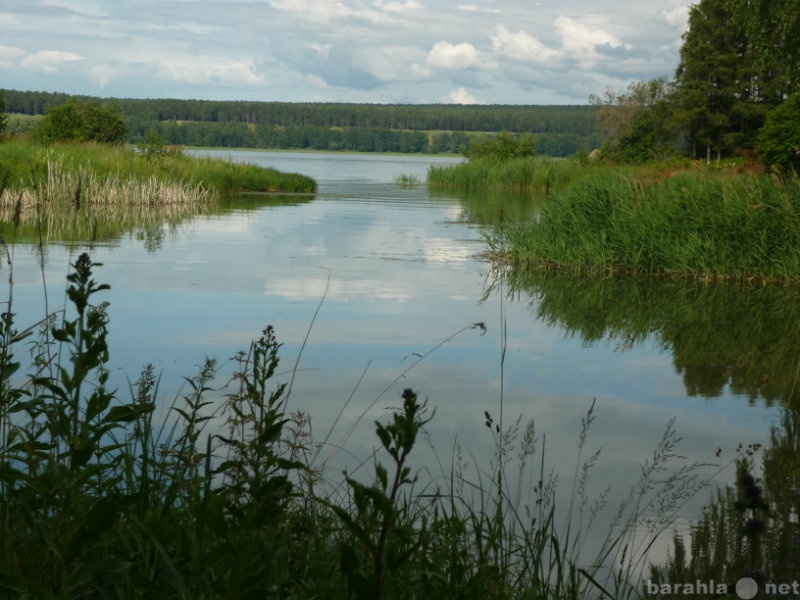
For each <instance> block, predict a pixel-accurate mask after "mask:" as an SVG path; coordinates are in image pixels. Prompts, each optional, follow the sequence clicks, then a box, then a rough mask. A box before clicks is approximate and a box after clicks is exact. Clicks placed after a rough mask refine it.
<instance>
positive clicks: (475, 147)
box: [463, 132, 536, 163]
mask: <svg viewBox="0 0 800 600" xmlns="http://www.w3.org/2000/svg"><path fill="white" fill-rule="evenodd" d="M463 154H464V156H466V157H467V158H468V159H470V160H479V159H486V160H490V161H493V162H499V163H505V162H508V161H509V160H511V159H512V158H528V157H531V156H536V139H535V138H534V137H533V136H532V135H530V134H528V135H525V136H522V137H519V138H518V137H517V136H515V135H514V134H513V133H507V132H504V133H498V134H497V135H493V136H486V137H481V138H478V139H477V140H474V141H472V142H471V143H470V145H469V148H467V149H465V150H464V151H463Z"/></svg>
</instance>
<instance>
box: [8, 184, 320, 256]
mask: <svg viewBox="0 0 800 600" xmlns="http://www.w3.org/2000/svg"><path fill="white" fill-rule="evenodd" d="M314 198H315V196H313V195H309V194H288V195H284V194H236V195H227V196H225V197H222V198H216V199H209V200H207V201H203V202H197V203H171V204H110V203H102V202H88V203H85V204H84V205H82V206H81V207H80V208H76V207H75V205H74V204H72V203H70V204H58V203H47V204H44V205H42V206H41V207H40V209H39V210H38V211H37V210H34V209H32V208H31V209H29V210H24V211H22V212H21V213H20V214H19V219H18V221H19V224H18V225H17V226H15V224H14V221H15V218H14V214H13V213H14V206H13V205H4V206H2V207H0V235H1V236H2V237H3V239H5V240H7V241H8V242H11V243H20V244H39V243H40V242H41V243H42V244H49V243H59V242H61V243H72V242H88V243H98V244H103V245H116V244H118V243H119V241H120V240H121V239H123V238H124V237H125V236H127V235H130V236H131V238H132V239H135V240H138V241H140V242H142V244H143V245H144V248H145V249H146V250H147V251H148V252H155V251H156V250H158V249H160V248H161V247H162V245H163V243H164V240H165V239H166V238H167V237H168V236H170V235H171V236H175V235H177V233H178V231H179V229H180V228H181V227H182V226H186V225H188V224H189V223H191V222H193V221H195V220H196V219H197V218H200V217H204V218H219V217H223V216H225V215H227V214H231V213H234V212H242V211H250V212H254V211H256V210H258V209H260V208H263V207H269V206H281V205H285V206H295V205H298V204H301V203H304V202H309V201H311V200H313V199H314Z"/></svg>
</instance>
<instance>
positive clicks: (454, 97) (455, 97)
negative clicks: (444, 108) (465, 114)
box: [442, 87, 483, 104]
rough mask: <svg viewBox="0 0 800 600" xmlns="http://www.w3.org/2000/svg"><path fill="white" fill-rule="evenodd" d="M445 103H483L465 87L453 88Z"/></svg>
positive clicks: (445, 98) (444, 99)
mask: <svg viewBox="0 0 800 600" xmlns="http://www.w3.org/2000/svg"><path fill="white" fill-rule="evenodd" d="M442 100H443V101H444V103H445V104H483V102H479V101H478V99H477V98H475V96H473V95H472V94H470V93H469V92H468V91H467V90H465V89H464V88H463V87H460V88H458V89H457V90H453V91H452V92H450V93H449V94H447V96H445V97H444V98H443V99H442Z"/></svg>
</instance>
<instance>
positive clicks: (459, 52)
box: [428, 41, 482, 69]
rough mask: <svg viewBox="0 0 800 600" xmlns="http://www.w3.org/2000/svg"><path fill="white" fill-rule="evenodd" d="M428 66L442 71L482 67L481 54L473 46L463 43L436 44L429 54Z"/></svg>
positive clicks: (442, 42) (443, 42)
mask: <svg viewBox="0 0 800 600" xmlns="http://www.w3.org/2000/svg"><path fill="white" fill-rule="evenodd" d="M428 64H429V65H430V66H432V67H438V68H442V69H470V68H476V67H480V66H481V65H482V60H481V56H480V52H478V49H477V48H475V46H473V45H472V44H470V43H468V42H461V43H460V44H451V43H450V42H445V41H441V42H436V43H435V44H434V45H433V48H431V51H430V52H429V53H428Z"/></svg>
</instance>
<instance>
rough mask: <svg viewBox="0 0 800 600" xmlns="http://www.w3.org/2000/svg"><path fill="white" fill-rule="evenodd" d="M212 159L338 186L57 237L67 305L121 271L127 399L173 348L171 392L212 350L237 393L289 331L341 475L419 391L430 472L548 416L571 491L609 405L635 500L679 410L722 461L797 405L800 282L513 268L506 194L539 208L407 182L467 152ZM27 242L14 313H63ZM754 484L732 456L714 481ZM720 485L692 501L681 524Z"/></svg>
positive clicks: (56, 262)
mask: <svg viewBox="0 0 800 600" xmlns="http://www.w3.org/2000/svg"><path fill="white" fill-rule="evenodd" d="M204 153H208V154H213V155H218V156H224V157H230V158H232V159H233V160H241V161H249V162H254V163H257V164H260V165H263V166H271V167H275V168H277V169H280V170H283V171H289V172H300V173H303V174H306V175H310V176H311V177H313V178H315V179H316V180H317V181H318V183H319V189H318V193H317V194H316V195H315V196H313V197H299V196H298V197H281V198H272V197H269V196H259V195H247V196H243V197H240V198H235V199H231V200H227V201H222V202H221V203H220V205H219V206H218V207H216V208H214V209H213V210H206V211H203V212H201V214H196V215H190V216H182V217H180V218H176V219H173V220H171V222H170V223H163V224H159V225H158V226H156V227H153V226H150V227H148V228H144V229H143V228H134V229H132V230H129V231H125V232H121V233H119V234H116V235H113V236H110V237H109V238H107V239H103V240H102V241H99V242H95V243H89V242H86V241H83V242H81V241H69V242H51V243H50V244H49V245H48V246H47V247H46V248H45V252H44V253H45V268H44V278H45V280H46V282H47V290H48V293H47V302H48V306H49V308H50V310H57V309H60V308H62V307H63V306H64V305H65V300H64V287H65V276H66V274H67V272H68V264H69V263H70V262H71V261H74V260H75V258H76V257H77V256H78V255H79V254H80V253H81V252H84V251H89V252H90V254H91V257H92V259H93V260H95V261H97V262H102V263H104V266H103V267H101V268H100V269H99V270H98V271H97V272H96V273H95V278H96V279H97V280H98V281H99V282H104V283H109V284H110V285H111V290H110V291H109V292H104V293H103V294H102V296H103V299H104V300H107V301H108V302H110V308H109V315H110V331H111V334H110V343H111V346H110V352H111V366H112V369H113V377H114V381H115V382H116V383H117V385H119V386H120V388H121V389H122V390H123V393H127V392H126V391H125V390H127V385H128V383H127V381H128V380H130V381H133V380H135V379H136V377H137V375H138V372H139V370H140V369H141V367H142V366H143V365H145V364H148V363H153V364H154V365H155V367H156V369H157V370H158V371H159V372H161V374H162V382H161V387H160V392H161V399H162V402H163V405H164V406H165V407H167V406H169V405H170V404H171V402H172V400H173V399H174V398H175V397H176V395H177V394H179V393H180V390H181V385H182V384H183V383H184V381H183V379H182V377H183V376H192V375H193V374H194V373H195V372H196V371H197V366H198V365H200V364H201V363H202V362H203V359H204V357H205V356H209V357H216V358H217V359H218V360H219V377H218V384H219V386H220V387H221V386H222V385H224V383H225V382H226V380H227V378H226V375H228V374H229V373H230V369H231V366H232V365H231V362H230V360H229V359H230V358H231V357H233V356H234V354H235V353H236V352H237V351H238V350H245V349H246V348H247V346H248V344H249V341H250V340H251V339H253V338H255V337H257V336H258V335H259V333H260V331H261V330H262V329H263V328H264V327H265V326H266V325H268V324H271V325H273V326H274V328H275V331H276V334H277V337H278V339H279V341H281V342H282V343H283V347H282V349H281V356H282V363H281V369H280V373H279V377H278V378H279V379H280V381H283V382H289V381H290V380H292V387H291V394H290V398H289V409H290V410H292V411H305V412H307V413H309V414H310V415H311V418H312V423H313V440H314V442H315V443H318V444H320V445H319V454H318V457H317V462H316V464H317V465H318V466H321V465H322V464H323V463H324V464H325V465H326V470H325V473H324V477H325V478H326V479H329V480H331V481H338V480H341V470H342V469H348V471H350V472H354V471H355V472H356V473H358V472H359V470H358V468H359V465H361V464H362V462H363V461H365V460H367V461H368V459H369V457H370V454H371V451H372V449H373V448H374V447H375V446H376V445H377V439H376V438H375V436H374V421H375V420H376V419H386V418H388V416H389V414H390V413H389V412H388V410H387V409H388V408H391V407H397V406H398V405H399V404H400V400H399V398H400V394H401V392H402V390H403V389H404V388H408V387H410V388H412V389H414V390H415V391H417V392H418V393H419V394H420V396H421V397H423V398H427V399H428V405H429V407H430V409H431V410H435V416H434V419H433V420H432V421H431V423H430V424H429V425H428V427H427V430H428V436H427V441H426V442H425V444H424V445H422V446H421V447H419V448H418V449H417V450H416V451H415V455H414V458H416V462H415V461H414V460H412V463H413V464H414V465H416V466H422V467H425V469H426V471H425V472H426V473H429V474H430V475H431V476H433V477H444V478H445V479H446V478H447V477H449V475H450V469H451V467H452V466H453V465H454V464H458V465H459V468H463V469H465V470H470V469H471V470H473V472H475V473H477V472H478V471H477V469H481V471H480V472H481V473H482V475H481V477H484V478H486V477H488V478H489V480H491V477H492V475H491V473H492V470H491V467H490V464H491V463H492V461H493V460H494V459H495V458H494V457H495V451H496V449H497V440H496V438H495V435H494V434H493V430H494V428H495V427H496V425H497V424H499V423H500V422H501V419H502V423H503V429H506V428H507V427H509V426H513V424H514V423H516V422H517V419H518V418H519V417H522V421H521V424H520V426H519V427H520V431H522V430H524V426H525V423H526V422H527V420H528V419H533V420H534V422H535V430H536V433H537V436H538V439H539V440H540V442H542V441H544V442H545V463H546V464H547V465H554V466H553V468H554V471H555V472H557V473H558V474H559V488H560V490H562V491H561V496H559V497H560V498H562V501H564V502H566V498H568V497H569V494H570V490H571V485H572V484H571V481H572V478H573V473H574V472H575V465H576V460H578V457H577V452H578V437H579V433H580V431H581V426H582V420H583V419H585V417H586V415H587V411H588V410H589V408H590V407H591V406H592V404H593V403H594V413H593V417H594V420H593V422H592V424H591V430H590V432H589V435H588V438H587V441H586V445H585V448H584V449H583V454H582V457H581V460H583V459H587V458H589V456H590V455H592V453H594V452H595V451H598V450H599V449H602V450H601V453H600V456H599V458H598V461H597V465H596V467H595V468H594V469H593V470H592V475H591V477H590V479H589V481H588V485H589V493H590V496H591V495H593V494H594V495H598V494H600V493H601V492H602V491H603V490H604V489H605V488H606V486H608V485H609V484H611V485H612V487H613V489H614V490H615V491H614V494H621V495H622V496H624V495H625V494H626V493H627V490H628V489H629V487H630V486H631V485H632V483H634V482H635V480H636V477H637V476H638V474H639V466H638V465H639V464H641V463H642V462H643V461H646V460H649V459H652V454H653V450H654V448H655V447H656V445H657V444H658V442H659V440H660V439H661V438H662V435H663V434H664V431H665V428H666V427H667V424H668V423H669V422H670V420H671V419H673V418H674V419H675V422H674V428H675V430H676V432H677V433H678V434H679V435H680V436H682V438H683V440H682V441H681V443H680V445H679V447H678V450H677V453H678V454H680V455H682V456H684V457H686V460H685V461H681V460H678V461H676V463H675V464H676V466H677V465H679V464H681V463H682V462H691V461H696V462H703V463H713V464H720V465H722V464H726V463H729V462H730V461H731V460H733V459H734V458H735V457H736V456H737V447H739V446H740V444H745V445H746V444H748V443H753V442H758V443H766V442H767V441H768V438H769V432H770V427H771V426H773V425H776V424H777V423H778V420H779V417H780V415H781V407H782V406H786V405H789V404H792V403H794V405H795V406H796V401H797V398H796V393H797V392H796V390H795V387H796V386H795V383H796V373H797V365H798V352H800V350H798V349H800V344H798V341H800V333H798V326H797V323H800V319H798V318H797V317H798V315H796V314H795V313H796V312H797V311H798V308H797V307H800V301H798V298H797V294H796V292H793V291H791V290H785V289H782V288H780V289H775V288H758V289H748V288H743V287H734V286H725V287H723V286H708V285H701V284H688V283H674V282H672V283H670V282H659V281H643V280H626V279H622V280H615V279H602V280H593V279H580V278H569V277H545V276H542V275H536V274H529V275H526V276H514V277H506V276H504V275H503V274H502V273H498V272H496V270H495V269H493V268H492V265H491V264H490V263H489V262H488V261H487V260H486V258H485V257H484V252H485V251H486V249H487V245H486V242H485V240H484V232H485V231H486V227H487V225H486V224H487V223H491V222H492V215H491V210H488V209H487V207H491V206H496V205H498V204H499V205H503V203H504V202H508V204H509V207H512V208H513V213H512V212H510V211H506V214H514V215H516V216H517V217H519V216H520V215H523V216H524V215H525V214H533V211H534V209H535V206H534V205H533V204H532V203H531V201H529V200H524V199H520V198H512V197H505V198H504V197H502V196H499V197H498V195H496V194H495V195H488V194H486V195H483V196H477V197H476V196H460V195H458V194H431V193H429V192H428V191H427V190H426V188H425V187H424V186H415V187H402V186H400V185H397V184H396V183H395V182H394V181H395V178H396V177H398V176H400V175H407V176H413V177H416V178H418V179H420V180H422V181H424V179H425V173H426V172H427V169H428V167H429V165H431V164H433V163H436V164H441V163H449V162H457V161H458V160H459V159H451V158H450V159H448V158H436V157H415V156H382V155H380V156H372V155H349V154H348V155H346V154H323V153H319V154H317V153H280V152H251V151H233V152H232V151H206V152H204ZM12 250H13V263H14V273H13V276H14V309H15V312H17V313H18V315H19V316H18V323H20V324H25V325H27V324H29V323H32V322H34V321H36V320H38V319H39V318H41V317H42V316H43V314H44V310H45V308H44V294H43V293H42V272H41V270H40V268H39V253H38V249H37V247H36V246H35V245H33V244H17V245H16V246H15V247H14V248H13V249H12ZM7 269H8V267H7V266H4V273H7V272H8V271H7ZM0 285H2V286H7V285H8V277H7V276H6V275H3V277H2V284H0ZM2 293H3V294H4V295H5V288H4V289H3V292H2ZM298 358H299V360H298ZM295 364H296V365H297V366H296V373H295V376H294V378H293V377H292V373H293V371H294V370H295ZM184 389H185V388H184ZM224 393H225V390H219V391H217V392H214V394H217V396H218V397H221V395H222V394H224ZM212 397H213V394H212ZM486 413H488V414H489V416H490V417H491V420H492V427H489V428H487V425H486V421H487V419H486ZM323 442H324V444H323ZM512 454H513V453H512V452H510V451H509V454H508V455H507V457H510V458H513V456H512ZM458 457H460V458H458ZM539 458H540V456H539V455H537V458H536V461H538V460H539ZM716 470H717V469H716V467H713V466H711V467H708V468H707V469H706V472H707V473H708V474H709V475H710V474H711V473H713V472H715V471H716ZM366 475H367V474H364V476H366ZM733 478H734V469H733V468H732V467H730V466H729V467H728V468H727V469H725V470H723V471H722V472H721V473H720V474H719V476H718V477H717V478H716V479H715V481H717V482H730V483H732V482H733ZM520 493H521V494H522V495H523V497H528V496H530V495H531V494H532V492H531V490H530V489H529V488H525V489H522V490H520ZM615 498H616V496H614V495H613V494H612V497H611V502H610V506H611V508H610V509H609V510H610V512H612V513H613V512H614V506H615V504H614V499H615ZM706 498H707V494H705V495H700V496H698V497H696V498H695V500H694V501H693V502H691V503H689V504H687V505H686V506H684V507H682V508H681V509H680V512H679V517H680V519H681V522H685V521H686V520H688V519H691V518H694V517H695V516H696V515H697V512H698V511H699V509H700V507H701V506H702V504H703V502H704V501H705V499H706ZM660 552H662V553H663V548H662V549H661V550H660Z"/></svg>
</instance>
